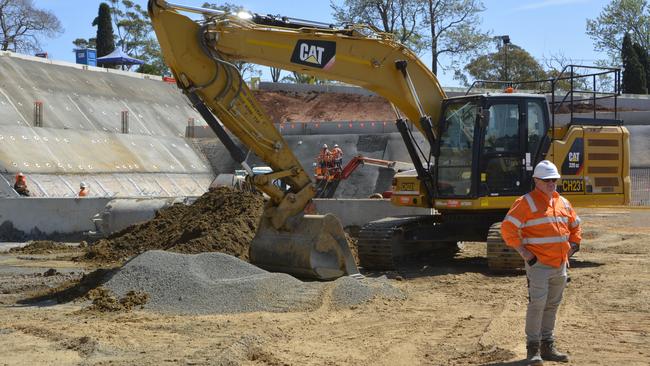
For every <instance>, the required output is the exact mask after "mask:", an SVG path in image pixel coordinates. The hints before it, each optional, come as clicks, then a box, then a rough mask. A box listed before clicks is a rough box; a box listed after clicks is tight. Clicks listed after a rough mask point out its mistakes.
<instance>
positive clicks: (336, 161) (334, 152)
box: [332, 144, 343, 169]
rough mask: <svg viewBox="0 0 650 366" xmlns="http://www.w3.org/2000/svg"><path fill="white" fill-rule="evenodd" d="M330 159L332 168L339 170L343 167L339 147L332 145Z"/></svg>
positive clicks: (341, 151) (341, 152)
mask: <svg viewBox="0 0 650 366" xmlns="http://www.w3.org/2000/svg"><path fill="white" fill-rule="evenodd" d="M332 159H333V160H334V167H336V168H337V169H341V166H342V165H343V150H341V148H340V147H339V145H338V144H334V148H333V149H332Z"/></svg>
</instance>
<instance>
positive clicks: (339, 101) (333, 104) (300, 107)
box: [255, 91, 395, 123]
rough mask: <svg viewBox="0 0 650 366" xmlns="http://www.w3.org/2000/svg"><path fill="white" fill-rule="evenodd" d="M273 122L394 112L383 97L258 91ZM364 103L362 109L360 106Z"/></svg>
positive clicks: (389, 116) (381, 116)
mask: <svg viewBox="0 0 650 366" xmlns="http://www.w3.org/2000/svg"><path fill="white" fill-rule="evenodd" d="M255 97H256V98H257V99H258V100H259V101H260V103H261V104H262V105H263V106H264V108H265V109H266V112H267V113H268V114H269V116H271V119H272V120H273V122H276V123H281V122H310V121H311V122H322V121H386V120H393V119H394V118H395V117H394V113H393V111H392V109H391V107H390V104H389V103H388V101H386V99H384V98H382V97H380V96H374V95H373V96H368V95H360V94H342V93H317V92H308V93H294V92H283V91H256V92H255ZM360 105H363V108H359V106H360Z"/></svg>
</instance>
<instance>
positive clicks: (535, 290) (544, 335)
mask: <svg viewBox="0 0 650 366" xmlns="http://www.w3.org/2000/svg"><path fill="white" fill-rule="evenodd" d="M526 277H528V309H527V310H526V340H527V341H528V342H539V341H541V340H545V341H553V340H554V338H553V329H554V328H555V316H556V314H557V309H558V307H559V306H560V302H562V293H563V292H564V287H565V286H566V280H567V265H566V263H563V264H562V265H561V266H560V268H555V267H552V266H547V265H545V264H543V263H540V262H537V263H535V264H534V265H533V266H529V265H528V264H526Z"/></svg>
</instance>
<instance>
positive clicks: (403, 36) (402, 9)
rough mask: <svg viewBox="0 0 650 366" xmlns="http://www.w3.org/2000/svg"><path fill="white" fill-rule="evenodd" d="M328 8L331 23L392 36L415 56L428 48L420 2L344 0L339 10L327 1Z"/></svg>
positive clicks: (402, 0) (416, 0)
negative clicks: (363, 26)
mask: <svg viewBox="0 0 650 366" xmlns="http://www.w3.org/2000/svg"><path fill="white" fill-rule="evenodd" d="M330 7H331V8H332V11H333V15H334V19H335V20H336V21H337V22H338V23H340V24H342V25H346V24H368V25H371V26H372V27H374V28H376V29H378V30H379V31H381V32H385V33H392V34H394V35H395V38H396V40H397V41H398V42H400V43H402V44H404V45H406V46H407V47H409V48H411V49H412V50H413V51H414V52H416V53H419V52H420V51H421V50H423V49H424V48H426V46H427V39H426V32H424V24H423V23H422V21H423V18H422V15H423V10H424V8H423V6H422V2H421V1H420V0H345V1H344V2H343V5H341V6H338V5H336V3H335V2H334V1H330Z"/></svg>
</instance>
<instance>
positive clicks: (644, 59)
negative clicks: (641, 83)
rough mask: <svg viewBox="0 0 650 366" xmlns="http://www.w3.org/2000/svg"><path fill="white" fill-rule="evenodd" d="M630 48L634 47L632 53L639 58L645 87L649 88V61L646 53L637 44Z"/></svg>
mask: <svg viewBox="0 0 650 366" xmlns="http://www.w3.org/2000/svg"><path fill="white" fill-rule="evenodd" d="M632 47H634V52H635V53H636V56H637V57H638V58H639V62H640V63H641V66H642V67H643V70H644V71H645V80H646V86H649V85H648V84H650V59H648V51H647V50H646V49H644V48H643V47H641V45H640V44H638V43H634V44H632ZM646 94H647V93H646Z"/></svg>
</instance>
